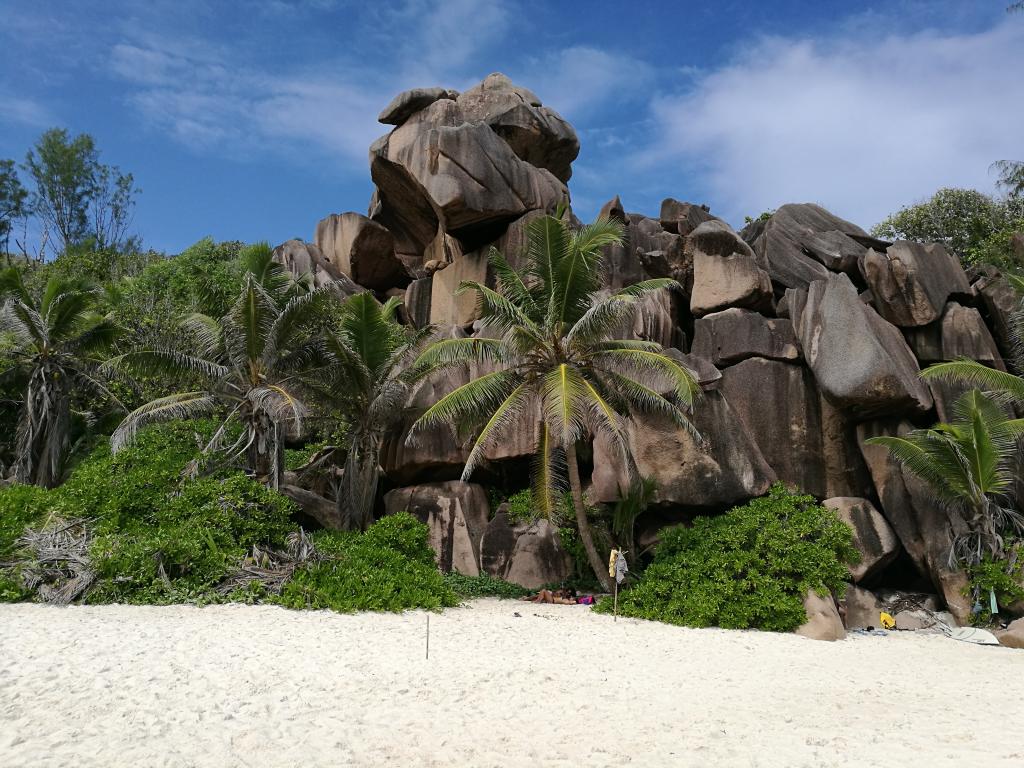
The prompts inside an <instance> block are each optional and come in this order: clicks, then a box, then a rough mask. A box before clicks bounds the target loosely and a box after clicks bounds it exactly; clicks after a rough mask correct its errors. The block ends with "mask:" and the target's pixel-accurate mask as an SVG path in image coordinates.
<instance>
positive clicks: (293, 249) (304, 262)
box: [274, 240, 360, 295]
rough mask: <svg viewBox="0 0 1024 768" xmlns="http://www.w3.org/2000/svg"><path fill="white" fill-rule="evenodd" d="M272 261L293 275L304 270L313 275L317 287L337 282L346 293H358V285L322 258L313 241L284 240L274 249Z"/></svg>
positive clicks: (299, 273) (297, 274)
mask: <svg viewBox="0 0 1024 768" xmlns="http://www.w3.org/2000/svg"><path fill="white" fill-rule="evenodd" d="M274 261H276V262H277V263H278V264H282V265H284V266H285V267H287V268H288V271H289V272H291V273H292V274H293V275H294V276H295V277H298V276H299V275H302V274H304V273H306V272H308V273H310V274H311V275H313V283H314V284H315V285H316V286H317V287H319V286H321V285H327V284H328V283H332V282H338V281H340V284H341V285H342V290H343V292H344V293H346V294H349V295H351V294H353V293H358V292H359V290H360V288H359V286H358V285H356V284H355V283H353V282H352V281H351V280H349V278H348V276H347V275H345V274H343V273H342V272H339V271H338V270H337V269H336V268H335V267H334V265H333V264H331V263H330V262H329V261H328V260H327V259H325V258H324V255H323V253H321V251H320V249H319V248H318V247H317V246H316V245H315V244H313V243H304V242H303V241H302V240H286V241H285V242H283V243H281V245H279V246H277V248H275V249H274Z"/></svg>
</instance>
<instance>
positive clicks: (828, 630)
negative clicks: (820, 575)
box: [794, 590, 846, 641]
mask: <svg viewBox="0 0 1024 768" xmlns="http://www.w3.org/2000/svg"><path fill="white" fill-rule="evenodd" d="M804 610H805V611H806V612H807V621H806V622H805V623H803V624H801V625H800V626H799V627H797V629H796V630H794V631H795V632H796V634H798V635H803V636H804V637H807V638H810V639H811V640H829V641H834V640H842V639H843V638H845V637H846V630H845V629H844V628H843V620H842V619H840V618H839V611H838V610H837V609H836V604H835V601H834V600H833V599H832V595H826V596H824V597H822V596H821V595H819V594H818V593H817V592H815V591H814V590H808V592H807V594H806V595H805V596H804Z"/></svg>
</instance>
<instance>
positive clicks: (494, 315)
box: [410, 216, 698, 589]
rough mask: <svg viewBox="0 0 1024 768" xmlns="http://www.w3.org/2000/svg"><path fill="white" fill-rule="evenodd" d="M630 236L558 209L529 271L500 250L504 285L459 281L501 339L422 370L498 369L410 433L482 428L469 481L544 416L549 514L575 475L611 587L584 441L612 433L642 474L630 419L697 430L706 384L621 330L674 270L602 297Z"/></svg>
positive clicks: (494, 256) (542, 482)
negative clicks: (607, 271)
mask: <svg viewBox="0 0 1024 768" xmlns="http://www.w3.org/2000/svg"><path fill="white" fill-rule="evenodd" d="M621 237H622V230H621V227H620V225H619V224H618V223H617V222H614V221H609V220H606V219H599V220H598V221H596V222H594V223H593V224H590V225H587V226H584V227H582V228H581V229H579V230H578V231H575V232H574V231H572V230H571V229H570V228H569V226H568V225H567V224H566V223H565V222H564V221H562V220H561V218H556V217H551V216H547V217H544V218H540V219H537V220H535V221H534V222H532V223H531V224H530V225H529V226H528V229H527V246H526V253H525V261H526V266H525V269H524V270H523V271H522V272H521V273H520V272H517V271H516V270H514V269H512V268H511V267H510V266H509V263H508V261H507V260H506V259H505V258H504V256H503V255H502V254H501V253H499V252H498V251H497V250H495V249H492V250H491V254H490V258H489V261H490V265H491V267H492V269H493V271H494V274H495V276H496V277H497V290H493V289H491V288H489V287H487V286H486V285H484V284H482V283H478V282H466V283H463V284H462V285H461V286H460V287H459V289H458V290H459V292H463V291H473V292H475V293H476V294H477V296H478V300H479V304H480V308H481V313H482V318H483V320H484V322H485V323H486V325H487V328H488V329H489V330H490V331H491V332H494V333H495V334H496V335H497V336H498V338H463V339H445V340H441V341H437V342H435V343H433V344H432V345H431V346H430V347H429V348H428V349H427V350H426V351H425V352H424V353H423V354H422V355H421V356H420V358H419V360H418V361H417V364H416V365H417V367H418V368H419V369H420V372H421V375H427V374H429V373H432V372H434V371H437V370H439V369H443V368H446V367H448V366H455V365H466V364H468V363H472V362H475V363H481V364H483V365H486V366H490V367H492V368H493V371H492V372H491V373H487V374H484V375H482V376H479V377H478V378H476V379H474V380H473V381H470V382H469V383H468V384H465V385H463V386H460V387H458V388H457V389H455V390H453V391H452V392H451V393H449V394H448V395H446V396H444V397H442V398H441V399H440V400H438V402H437V403H435V404H434V405H433V406H432V407H431V408H429V409H428V410H427V411H426V412H425V413H424V414H423V415H422V416H421V417H420V418H419V419H418V420H417V422H416V423H415V425H414V429H413V431H412V433H411V435H410V439H415V434H416V432H417V431H418V430H419V429H422V428H425V427H430V426H433V425H438V424H454V425H457V426H459V427H462V428H466V429H470V430H473V431H474V432H475V433H476V439H475V441H474V443H473V447H472V449H471V450H470V453H469V456H468V459H467V461H466V465H465V468H464V470H463V473H462V478H463V480H468V479H469V478H470V476H471V475H472V474H473V471H474V470H475V469H476V468H477V466H478V465H479V464H480V462H481V461H482V460H483V458H484V455H485V453H486V451H487V450H488V448H489V447H491V446H493V445H495V444H497V443H498V442H499V441H500V440H501V439H502V438H503V436H505V435H507V434H509V432H510V430H512V429H515V428H517V427H518V426H520V425H521V424H522V422H523V421H524V420H527V419H530V418H531V417H532V416H533V414H535V413H539V414H540V422H541V423H540V427H541V428H540V439H539V441H538V444H537V452H536V458H535V466H534V473H533V475H534V501H535V504H536V505H537V507H538V509H539V511H540V512H541V513H542V514H545V515H547V516H549V517H550V516H552V515H553V514H556V510H557V507H558V498H559V496H560V494H561V492H562V490H563V488H564V485H563V483H564V481H563V477H564V476H565V475H567V476H568V482H569V489H570V491H571V496H572V501H573V507H574V510H575V513H576V525H577V528H578V530H579V535H580V539H581V541H582V542H583V545H584V548H585V549H586V552H587V559H588V561H589V563H590V566H591V568H592V569H593V571H594V574H595V576H596V577H597V578H598V580H599V581H600V582H601V584H602V585H603V586H604V587H605V588H606V589H609V588H610V586H611V582H610V580H609V577H608V572H607V567H606V566H605V564H604V561H603V559H602V557H601V555H600V554H599V553H598V552H597V549H596V547H595V545H594V539H593V535H592V533H591V529H590V524H589V522H588V520H587V515H586V507H585V504H584V499H583V489H582V483H581V481H580V472H579V463H578V461H577V446H578V445H579V444H580V443H581V442H582V441H583V440H584V439H586V438H587V437H588V436H590V435H592V434H594V433H596V432H598V431H600V432H603V433H605V434H607V435H608V436H609V437H610V439H611V442H612V444H613V445H614V446H615V449H616V450H617V453H618V454H619V457H620V459H621V461H622V462H623V464H624V465H625V466H626V467H627V468H629V469H630V471H631V472H632V471H633V470H634V463H633V460H632V457H631V455H630V452H629V448H628V445H627V441H626V434H625V430H624V426H625V421H626V419H628V418H630V416H632V415H633V414H634V413H637V412H643V413H650V414H655V415H657V416H660V417H662V418H664V419H665V420H667V421H669V422H672V423H674V424H677V425H680V426H681V427H683V428H685V429H687V430H690V431H691V432H692V433H693V434H694V435H696V431H695V430H694V428H693V426H692V425H691V424H690V422H689V420H688V418H687V415H686V413H685V409H688V408H689V407H690V406H691V405H692V404H693V401H694V399H695V397H696V396H697V393H698V388H697V385H696V383H695V381H694V378H693V376H692V374H691V373H690V371H688V370H687V369H686V368H685V367H683V366H682V365H680V364H679V363H677V362H676V361H675V360H673V359H672V358H670V357H668V356H666V355H665V354H664V350H663V349H662V348H661V346H660V345H658V344H655V343H652V342H646V341H623V340H617V339H615V338H614V337H615V335H616V333H617V332H618V331H619V330H620V329H621V328H622V326H623V324H624V323H625V322H626V321H627V320H628V319H629V318H630V317H631V316H632V314H633V313H634V312H635V310H636V309H637V306H638V300H639V299H640V298H641V297H643V296H644V295H645V294H648V293H650V292H652V291H656V290H659V289H672V288H677V287H678V284H677V283H676V282H675V281H674V280H670V279H658V280H647V281H644V282H641V283H637V284H636V285H631V286H629V287H627V288H624V289H622V290H621V291H618V292H616V293H613V294H612V295H610V296H606V297H603V298H601V297H599V295H598V293H597V292H598V290H599V288H600V285H601V277H602V266H601V258H602V249H603V248H604V247H605V246H607V245H610V244H613V243H617V242H619V241H620V240H621ZM663 392H667V393H668V396H665V395H663V394H662V393H663Z"/></svg>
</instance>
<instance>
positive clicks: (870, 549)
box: [822, 496, 900, 584]
mask: <svg viewBox="0 0 1024 768" xmlns="http://www.w3.org/2000/svg"><path fill="white" fill-rule="evenodd" d="M822 503H823V504H824V505H825V506H826V507H828V508H829V509H831V510H833V511H834V512H835V513H836V516H838V517H839V519H840V520H842V521H843V522H844V523H846V524H847V525H848V526H849V527H850V530H851V531H853V545H854V546H855V547H856V548H857V551H858V552H860V562H859V563H856V564H854V565H851V566H850V576H851V577H852V578H853V580H854V582H855V583H857V584H860V583H861V582H865V581H870V580H871V579H872V578H874V577H876V576H877V575H878V574H879V573H881V572H882V571H883V570H884V569H885V567H886V566H887V565H888V564H889V563H891V562H892V561H893V560H894V559H895V557H896V555H898V554H899V551H900V540H899V539H898V538H897V536H896V533H895V532H894V531H893V529H892V527H891V526H890V525H889V523H887V522H886V520H885V518H884V517H883V516H882V514H881V513H880V512H879V511H878V510H877V509H875V507H874V505H873V504H872V503H871V502H870V501H868V500H867V499H861V498H857V497H855V496H839V497H836V498H832V499H825V501H823V502H822Z"/></svg>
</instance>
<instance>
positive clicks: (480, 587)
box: [444, 571, 530, 599]
mask: <svg viewBox="0 0 1024 768" xmlns="http://www.w3.org/2000/svg"><path fill="white" fill-rule="evenodd" d="M444 578H445V581H446V582H447V583H448V586H449V587H451V589H452V590H453V591H454V592H455V593H456V594H457V595H459V597H462V598H463V599H471V598H474V597H502V598H509V599H512V598H517V597H522V596H523V595H528V594H529V593H530V590H528V589H524V588H523V587H521V586H519V585H518V584H513V583H511V582H509V581H503V580H502V579H496V578H494V577H493V576H488V575H486V574H480V575H479V576H464V575H463V574H461V573H456V572H455V571H452V572H451V573H449V574H446V575H445V577H444Z"/></svg>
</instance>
